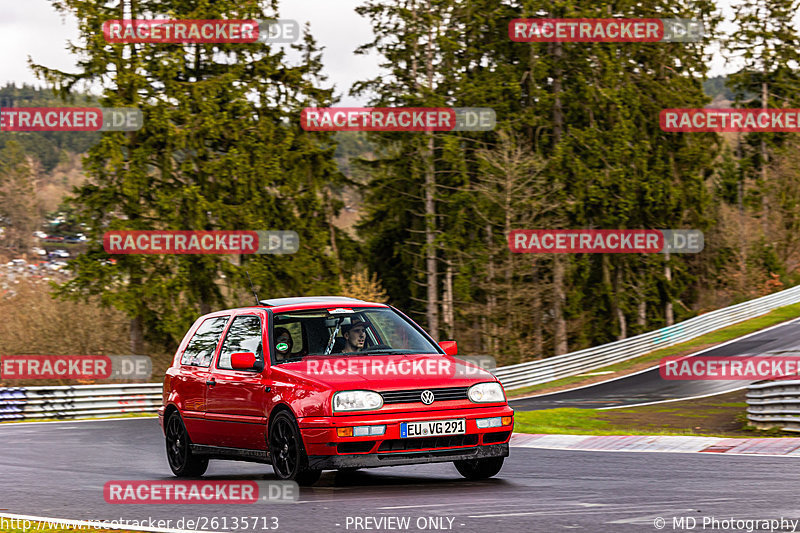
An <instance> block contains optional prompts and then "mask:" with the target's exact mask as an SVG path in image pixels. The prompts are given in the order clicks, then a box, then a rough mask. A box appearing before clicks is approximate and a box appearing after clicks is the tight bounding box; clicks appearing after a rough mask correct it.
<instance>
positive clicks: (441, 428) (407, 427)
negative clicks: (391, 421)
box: [400, 418, 467, 439]
mask: <svg viewBox="0 0 800 533" xmlns="http://www.w3.org/2000/svg"><path fill="white" fill-rule="evenodd" d="M466 432H467V421H466V419H464V418H460V419H458V420H430V421H427V422H402V423H401V424H400V437H401V438H403V439H406V438H409V437H438V436H441V435H463V434H464V433H466Z"/></svg>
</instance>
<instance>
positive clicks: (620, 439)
mask: <svg viewBox="0 0 800 533" xmlns="http://www.w3.org/2000/svg"><path fill="white" fill-rule="evenodd" d="M511 446H512V447H515V448H542V449H548V450H576V451H603V452H666V453H693V452H700V453H727V454H736V455H779V456H792V455H797V456H800V438H794V437H786V438H754V439H729V438H721V437H683V436H671V435H664V436H648V435H620V436H618V435H609V436H605V435H603V436H594V435H531V434H527V433H514V434H513V435H512V437H511Z"/></svg>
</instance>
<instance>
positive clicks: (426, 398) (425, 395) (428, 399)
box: [419, 390, 433, 405]
mask: <svg viewBox="0 0 800 533" xmlns="http://www.w3.org/2000/svg"><path fill="white" fill-rule="evenodd" d="M419 398H420V400H422V403H424V404H425V405H430V404H432V403H433V393H432V392H431V391H429V390H426V391H422V394H420V395H419Z"/></svg>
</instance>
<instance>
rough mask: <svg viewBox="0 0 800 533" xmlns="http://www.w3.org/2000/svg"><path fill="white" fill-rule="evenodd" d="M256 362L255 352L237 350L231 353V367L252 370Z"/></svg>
mask: <svg viewBox="0 0 800 533" xmlns="http://www.w3.org/2000/svg"><path fill="white" fill-rule="evenodd" d="M255 364H256V354H254V353H253V352H237V353H233V354H231V367H232V368H233V369H234V370H250V369H252V368H253V366H255Z"/></svg>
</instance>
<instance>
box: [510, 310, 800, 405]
mask: <svg viewBox="0 0 800 533" xmlns="http://www.w3.org/2000/svg"><path fill="white" fill-rule="evenodd" d="M798 317H800V304H793V305H787V306H785V307H779V308H778V309H774V310H772V311H770V312H769V313H767V314H765V315H762V316H759V317H756V318H751V319H750V320H745V321H743V322H739V323H738V324H733V325H732V326H728V327H726V328H722V329H719V330H717V331H712V332H711V333H706V334H705V335H701V336H699V337H696V338H694V339H692V340H689V341H686V342H682V343H680V344H676V345H674V346H669V347H667V348H661V349H660V350H656V351H654V352H650V353H649V354H647V355H643V356H641V357H637V358H635V359H630V360H628V361H623V362H621V363H616V364H613V365H609V366H606V367H603V368H597V369H595V370H592V371H591V372H589V374H597V375H587V374H581V375H577V376H571V377H568V378H563V379H558V380H555V381H548V382H547V383H541V384H539V385H533V386H530V387H525V388H522V389H516V390H512V391H508V398H509V399H512V398H519V397H521V396H528V395H530V394H532V393H541V394H545V393H548V392H557V391H560V390H564V389H569V388H573V387H581V386H584V385H591V384H592V383H598V382H600V381H606V380H608V379H612V378H616V377H620V376H624V375H627V374H633V373H634V372H638V371H640V370H644V369H646V368H650V367H651V366H654V365H655V364H656V363H658V361H659V360H660V359H661V358H662V357H668V356H683V355H689V354H692V353H695V352H699V351H701V350H704V349H707V348H711V347H713V346H714V345H717V344H721V343H723V342H726V341H729V340H732V339H735V338H737V337H741V336H743V335H747V334H748V333H753V332H755V331H758V330H761V329H765V328H768V327H770V326H774V325H776V324H780V323H781V322H786V321H787V320H791V319H793V318H798Z"/></svg>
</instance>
